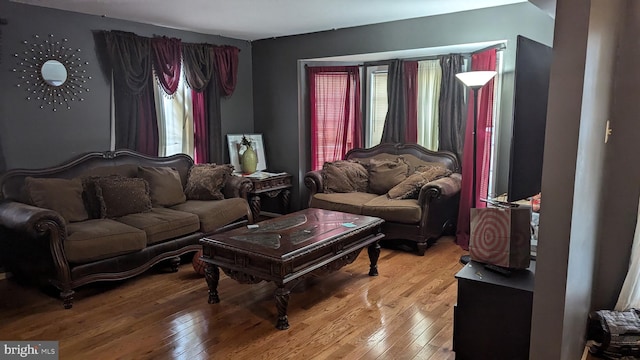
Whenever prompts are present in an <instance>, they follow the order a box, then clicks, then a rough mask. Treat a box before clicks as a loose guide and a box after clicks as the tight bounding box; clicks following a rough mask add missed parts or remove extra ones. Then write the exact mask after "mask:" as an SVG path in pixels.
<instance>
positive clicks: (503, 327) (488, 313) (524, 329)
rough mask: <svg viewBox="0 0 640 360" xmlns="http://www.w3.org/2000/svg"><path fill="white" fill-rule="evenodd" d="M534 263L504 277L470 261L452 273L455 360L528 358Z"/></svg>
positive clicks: (512, 359)
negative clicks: (455, 285) (455, 287)
mask: <svg viewBox="0 0 640 360" xmlns="http://www.w3.org/2000/svg"><path fill="white" fill-rule="evenodd" d="M534 276H535V261H531V266H530V267H529V269H527V270H519V271H514V272H512V273H511V275H510V276H508V277H507V276H504V275H500V274H497V273H495V272H492V271H489V270H487V269H485V267H484V266H483V265H482V264H480V263H476V262H474V261H471V262H470V263H469V264H467V265H465V267H464V268H462V270H460V271H459V272H458V273H457V274H456V279H458V302H457V304H456V305H455V306H454V312H453V350H454V351H455V352H456V359H457V360H467V359H473V360H483V359H486V360H502V359H503V360H521V359H522V360H526V359H528V358H529V337H530V336H531V308H532V304H533V284H534Z"/></svg>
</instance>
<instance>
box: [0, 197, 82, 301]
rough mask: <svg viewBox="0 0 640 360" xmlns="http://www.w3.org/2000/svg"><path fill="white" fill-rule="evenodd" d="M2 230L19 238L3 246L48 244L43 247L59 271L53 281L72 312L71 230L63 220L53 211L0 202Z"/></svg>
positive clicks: (4, 242)
mask: <svg viewBox="0 0 640 360" xmlns="http://www.w3.org/2000/svg"><path fill="white" fill-rule="evenodd" d="M0 228H4V229H6V230H8V232H7V233H5V234H11V233H13V234H15V238H13V236H12V237H11V238H6V239H2V240H3V241H2V242H0V243H3V246H20V241H25V240H27V241H28V240H31V239H33V240H34V241H35V240H38V239H47V240H48V242H49V243H48V244H42V245H43V248H44V249H48V251H49V253H50V254H51V259H52V260H53V265H54V267H55V271H56V277H55V279H51V280H50V281H51V282H52V284H53V285H55V286H57V287H58V288H59V289H60V290H61V292H60V296H61V297H63V299H64V306H65V308H66V309H68V308H70V307H71V301H72V299H73V297H72V294H73V291H72V290H71V271H70V269H69V262H68V261H67V257H66V255H65V253H64V241H65V239H66V238H67V226H66V223H65V220H64V219H63V218H62V216H60V214H58V213H57V212H55V211H53V210H48V209H43V208H39V207H36V206H31V205H27V204H23V203H20V202H16V201H2V202H0ZM29 246H30V244H29V245H26V247H27V248H28V247H29ZM0 251H1V250H0ZM14 260H15V259H14Z"/></svg>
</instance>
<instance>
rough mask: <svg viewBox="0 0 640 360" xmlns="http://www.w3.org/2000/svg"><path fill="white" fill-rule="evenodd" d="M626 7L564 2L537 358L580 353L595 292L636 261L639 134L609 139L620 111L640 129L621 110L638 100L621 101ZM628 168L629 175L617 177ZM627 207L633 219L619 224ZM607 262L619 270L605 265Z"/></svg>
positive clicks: (549, 149) (618, 2)
mask: <svg viewBox="0 0 640 360" xmlns="http://www.w3.org/2000/svg"><path fill="white" fill-rule="evenodd" d="M631 2H633V1H631ZM626 6H627V0H615V1H610V0H592V1H590V2H585V1H582V0H559V1H558V7H557V9H556V15H557V17H556V27H555V35H554V36H555V37H554V60H553V65H552V70H551V84H550V93H549V107H548V117H547V129H546V130H547V131H546V139H545V158H544V169H543V179H542V193H543V194H544V205H543V206H542V207H541V216H540V239H539V243H538V262H537V265H538V266H537V269H536V284H535V292H534V303H533V322H532V335H531V357H530V358H531V359H534V360H535V359H579V358H580V357H581V355H582V352H583V350H584V344H585V334H586V325H587V316H588V313H589V311H591V310H593V309H594V306H595V305H596V301H595V299H597V298H598V297H603V295H605V294H603V293H602V292H601V291H598V290H597V288H598V287H599V286H598V283H599V282H602V283H611V282H612V283H613V284H615V285H613V286H610V287H609V289H608V291H607V294H606V295H605V296H606V297H611V295H613V294H614V293H615V296H617V292H619V290H620V288H619V287H618V286H619V284H621V282H620V278H622V280H624V274H623V271H620V270H621V268H622V267H623V266H618V264H617V263H626V262H628V257H629V246H628V244H629V243H630V242H631V241H632V237H633V225H632V223H633V220H632V219H633V218H634V217H635V214H636V209H637V198H638V179H640V176H638V168H639V167H640V164H638V161H637V157H638V155H637V154H638V153H639V151H638V150H640V148H639V146H638V145H637V144H633V142H632V140H631V139H630V138H626V139H625V140H627V141H625V142H624V143H621V141H620V140H621V139H620V138H618V139H614V138H613V137H612V138H611V142H610V143H609V144H605V143H604V135H605V128H606V125H605V124H606V120H607V119H609V118H610V116H611V114H612V113H613V114H616V113H619V114H620V116H619V118H616V122H617V123H618V124H619V125H620V127H621V128H623V129H624V130H627V131H630V132H631V133H633V132H634V131H635V133H636V134H637V133H638V130H640V126H638V125H637V124H629V122H637V121H635V120H634V119H633V115H632V114H633V113H629V112H626V110H623V111H621V112H620V111H619V110H618V111H617V110H615V109H618V108H619V105H622V106H623V107H626V105H630V104H631V99H630V98H629V97H627V99H626V100H627V101H629V103H617V104H616V103H615V102H613V100H612V99H614V98H616V97H617V96H618V93H617V92H618V91H620V90H622V89H621V88H620V87H614V82H618V81H620V80H622V79H624V78H623V77H622V75H621V73H620V70H619V69H616V60H617V58H618V57H617V55H618V54H616V51H617V49H618V38H619V36H620V32H619V30H620V29H619V27H620V24H622V23H623V22H621V19H624V14H625V11H626ZM634 19H636V20H637V17H636V18H634ZM633 26H634V28H633V30H637V25H633ZM629 39H631V38H629ZM628 41H630V40H628ZM633 47H637V44H635V43H634V44H633ZM637 53H638V49H635V50H634V52H633V54H637ZM629 64H631V63H629ZM635 73H636V74H635V76H636V78H637V75H638V74H637V70H635ZM625 77H626V74H625ZM625 81H626V79H625ZM628 89H631V87H629V86H627V87H625V88H624V90H628ZM616 101H617V100H616ZM636 102H637V100H636ZM635 106H636V107H637V105H635ZM620 109H621V107H620ZM618 120H619V122H618ZM624 130H621V131H624ZM614 142H617V145H616V146H615V147H614ZM633 159H635V160H633ZM630 160H631V161H630ZM634 162H635V164H634ZM621 167H622V168H624V169H625V170H624V171H623V173H624V174H623V175H622V176H621V177H622V178H624V179H620V180H619V179H614V177H613V176H610V175H612V173H611V171H613V169H618V171H619V169H621ZM634 175H635V177H634ZM612 180H613V181H612ZM625 197H627V198H629V200H624V198H625ZM621 200H622V201H621ZM622 214H624V216H623V215H622ZM620 216H623V218H624V222H625V224H623V226H621V227H619V228H616V227H613V226H612V225H613V223H616V222H618V221H619V220H618V218H619V217H620ZM630 224H631V226H630ZM612 238H615V239H616V240H615V241H616V245H621V246H620V247H619V248H617V250H616V251H614V252H615V256H603V254H602V253H601V254H598V249H602V248H603V247H604V248H611V247H610V246H609V245H610V244H609V241H610V239H612ZM614 246H615V245H614ZM609 255H613V254H611V252H610V254H609ZM603 266H604V267H606V268H609V267H613V268H616V269H617V271H613V272H612V271H602V268H603ZM624 272H626V271H624ZM613 287H617V288H616V289H613ZM597 302H600V303H601V301H597ZM596 308H598V307H597V306H596Z"/></svg>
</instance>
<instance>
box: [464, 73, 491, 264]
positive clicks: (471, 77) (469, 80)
mask: <svg viewBox="0 0 640 360" xmlns="http://www.w3.org/2000/svg"><path fill="white" fill-rule="evenodd" d="M496 74H497V73H496V72H495V71H467V72H462V73H457V74H456V77H457V78H458V80H460V82H462V83H463V84H464V85H465V86H466V87H468V88H470V89H471V90H473V161H472V163H473V173H472V174H473V175H472V179H471V180H472V182H471V183H472V185H471V186H472V187H471V207H472V208H475V207H476V162H477V161H476V160H477V159H476V152H477V145H476V143H477V139H476V138H477V137H476V131H477V128H478V90H480V89H481V88H482V87H483V86H485V85H486V84H487V83H488V82H489V80H491V79H493V77H494V76H496ZM469 221H471V216H469ZM470 260H471V256H470V255H463V256H461V257H460V262H461V263H463V264H467V263H468V262H469V261H470Z"/></svg>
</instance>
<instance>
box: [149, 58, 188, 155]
mask: <svg viewBox="0 0 640 360" xmlns="http://www.w3.org/2000/svg"><path fill="white" fill-rule="evenodd" d="M155 85H156V86H154V87H153V95H154V99H155V103H156V112H157V115H158V135H159V136H158V138H159V139H158V140H159V141H158V143H159V145H158V155H159V156H169V155H174V154H179V153H184V154H188V155H189V156H191V157H192V158H193V147H194V142H193V139H194V137H193V107H192V101H191V89H190V88H189V87H188V86H187V82H186V81H185V80H184V71H182V72H181V75H180V83H179V85H178V89H177V90H176V92H175V93H174V94H173V95H171V96H169V95H167V93H166V92H165V91H164V89H162V86H161V85H160V84H159V83H158V82H157V79H156V83H155Z"/></svg>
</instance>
